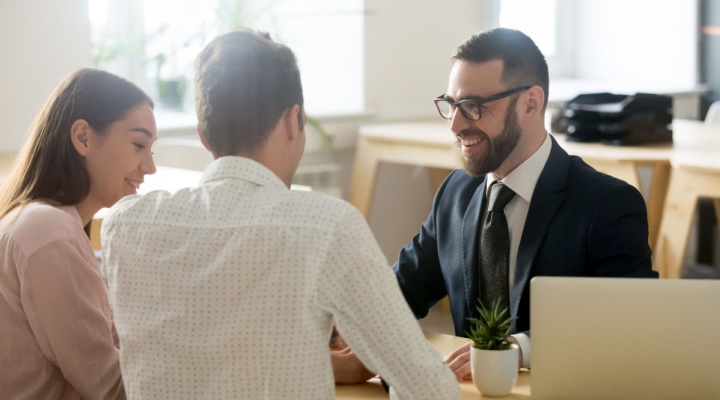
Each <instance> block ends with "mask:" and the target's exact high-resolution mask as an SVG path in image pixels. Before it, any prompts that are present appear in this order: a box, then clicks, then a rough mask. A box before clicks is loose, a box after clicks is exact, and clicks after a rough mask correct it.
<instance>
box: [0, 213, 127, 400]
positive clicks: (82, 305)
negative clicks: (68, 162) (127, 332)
mask: <svg viewBox="0 0 720 400" xmlns="http://www.w3.org/2000/svg"><path fill="white" fill-rule="evenodd" d="M0 321H1V322H0V393H1V394H2V398H3V399H78V398H85V399H117V398H125V391H124V389H123V384H122V379H121V377H120V365H119V354H118V347H119V343H118V337H117V333H116V331H115V326H114V325H113V321H112V310H111V309H110V303H109V302H108V296H107V291H106V289H105V284H104V282H103V280H102V278H101V277H100V273H99V270H98V265H97V260H96V258H95V256H94V253H93V250H92V248H91V246H90V241H89V240H88V238H87V236H86V235H85V232H84V231H83V226H82V221H81V219H80V216H79V215H78V213H77V210H76V209H75V207H74V206H59V207H56V206H52V205H49V204H47V203H43V202H32V203H30V204H28V205H27V206H26V207H24V208H23V209H22V210H21V211H20V212H19V215H18V211H14V212H12V213H10V214H9V215H7V216H6V217H5V218H4V219H3V220H2V221H0Z"/></svg>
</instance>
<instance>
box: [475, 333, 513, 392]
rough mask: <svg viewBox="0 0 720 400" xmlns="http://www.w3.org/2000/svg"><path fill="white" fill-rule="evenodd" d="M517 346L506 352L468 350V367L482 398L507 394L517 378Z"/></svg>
mask: <svg viewBox="0 0 720 400" xmlns="http://www.w3.org/2000/svg"><path fill="white" fill-rule="evenodd" d="M518 351H519V350H518V346H517V345H516V344H512V345H511V347H510V348H509V349H508V350H480V349H476V348H475V347H471V348H470V365H471V368H472V378H473V383H474V384H475V387H476V388H477V389H478V390H479V391H480V393H482V394H483V396H505V395H507V394H509V393H510V392H511V391H512V389H513V387H514V386H515V382H516V381H517V377H518Z"/></svg>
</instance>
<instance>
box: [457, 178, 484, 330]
mask: <svg viewBox="0 0 720 400" xmlns="http://www.w3.org/2000/svg"><path fill="white" fill-rule="evenodd" d="M486 180H487V178H485V179H483V180H482V182H481V183H480V185H478V187H477V190H475V194H474V195H473V197H472V199H470V203H469V204H468V207H467V209H466V211H465V216H464V217H463V221H462V225H463V226H462V235H463V236H462V251H463V272H464V275H465V276H464V278H465V293H466V296H465V299H466V301H467V304H465V306H466V307H467V309H468V313H467V314H466V315H471V316H474V317H478V316H477V315H475V314H476V313H475V306H476V305H477V299H478V297H479V296H480V287H479V285H478V266H477V263H478V243H479V241H480V238H479V237H478V235H479V234H480V226H481V221H480V212H481V211H482V209H483V204H485V201H486V198H485V197H486V196H485V187H486V186H487V182H486Z"/></svg>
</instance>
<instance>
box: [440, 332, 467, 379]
mask: <svg viewBox="0 0 720 400" xmlns="http://www.w3.org/2000/svg"><path fill="white" fill-rule="evenodd" d="M472 343H473V342H472V341H470V342H467V344H465V345H463V346H462V347H460V348H459V349H457V350H455V351H453V352H452V353H450V354H449V355H448V356H447V357H446V358H445V364H447V365H448V367H450V369H451V370H452V371H453V373H455V378H457V380H458V382H461V381H464V380H468V379H472V370H471V368H470V347H472Z"/></svg>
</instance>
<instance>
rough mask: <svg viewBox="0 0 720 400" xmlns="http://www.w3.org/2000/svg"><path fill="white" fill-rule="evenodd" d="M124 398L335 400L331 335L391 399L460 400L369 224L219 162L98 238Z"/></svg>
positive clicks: (134, 203) (121, 212)
mask: <svg viewBox="0 0 720 400" xmlns="http://www.w3.org/2000/svg"><path fill="white" fill-rule="evenodd" d="M102 237H103V249H105V250H104V252H103V264H104V265H103V274H104V276H105V279H106V280H107V283H108V287H109V294H110V301H111V303H112V305H113V308H114V312H115V324H116V326H117V330H118V333H119V336H120V364H121V368H122V374H123V380H124V382H125V388H126V392H127V395H128V398H130V399H132V398H142V399H181V398H186V399H313V400H315V399H332V398H334V390H335V384H334V378H333V373H332V367H331V363H330V357H329V352H328V340H329V338H330V334H331V328H332V326H333V324H336V326H337V328H338V331H339V332H340V333H341V334H342V335H343V338H344V339H345V341H346V342H347V343H348V344H349V345H350V346H351V347H352V349H353V351H354V352H355V353H356V354H357V356H358V358H360V360H361V361H362V362H363V363H364V364H365V365H366V366H367V367H368V368H369V369H370V370H372V371H374V372H376V373H378V374H380V375H381V376H382V377H383V378H384V379H385V380H386V381H387V382H388V383H389V384H390V385H391V387H392V390H391V397H392V398H398V399H433V400H436V399H450V398H453V399H456V398H458V397H459V387H458V384H457V381H456V380H455V378H454V375H453V374H452V372H451V371H450V370H449V368H448V367H447V366H446V365H444V364H443V363H442V357H441V356H440V355H439V354H438V353H437V352H436V351H435V350H434V349H433V348H432V346H431V345H430V344H429V343H428V342H427V341H426V340H425V338H424V336H423V334H422V332H421V330H420V328H419V326H418V324H417V321H416V320H415V318H414V317H413V314H412V313H411V312H410V309H409V307H408V306H407V304H406V302H405V300H404V298H403V296H402V293H401V292H400V289H399V287H398V284H397V281H396V278H395V275H394V274H393V272H392V270H391V269H390V268H389V267H388V265H387V262H386V260H385V257H384V256H383V253H382V252H381V251H380V248H379V246H378V245H377V242H376V241H375V239H374V237H373V236H372V234H371V232H370V230H369V228H368V226H367V224H366V222H365V220H364V219H363V218H362V216H361V215H360V213H359V212H357V210H355V209H354V208H353V207H352V206H351V205H349V204H348V203H346V202H344V201H342V200H339V199H335V198H332V197H329V196H325V195H323V194H320V193H313V192H299V191H290V190H288V189H287V187H286V186H285V185H284V184H283V182H282V181H281V180H280V179H279V178H278V177H277V176H275V175H274V174H273V173H272V172H271V171H270V170H268V169H267V168H265V167H264V166H262V165H261V164H259V163H256V162H255V161H252V160H249V159H246V158H242V157H222V158H220V159H217V160H215V161H214V162H213V163H212V164H210V166H209V167H208V168H207V169H206V171H205V173H204V175H203V178H202V180H201V181H200V184H199V187H197V188H187V189H182V190H180V191H179V192H177V193H175V194H170V193H168V192H164V191H155V192H151V193H149V194H147V195H144V196H131V197H126V198H124V199H123V200H121V201H120V202H118V203H117V204H116V205H115V206H114V207H113V208H112V209H111V210H110V212H109V213H108V215H107V217H106V218H105V221H104V223H103V227H102Z"/></svg>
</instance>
